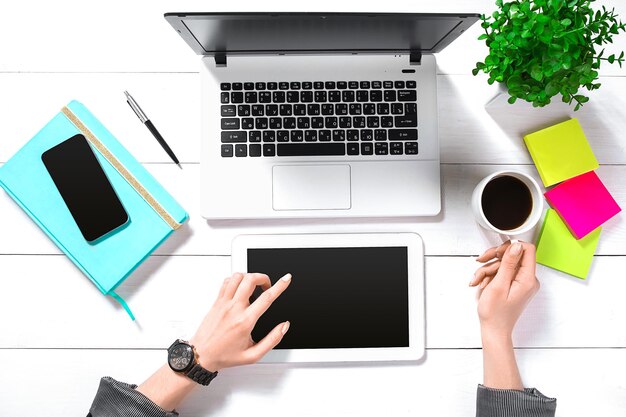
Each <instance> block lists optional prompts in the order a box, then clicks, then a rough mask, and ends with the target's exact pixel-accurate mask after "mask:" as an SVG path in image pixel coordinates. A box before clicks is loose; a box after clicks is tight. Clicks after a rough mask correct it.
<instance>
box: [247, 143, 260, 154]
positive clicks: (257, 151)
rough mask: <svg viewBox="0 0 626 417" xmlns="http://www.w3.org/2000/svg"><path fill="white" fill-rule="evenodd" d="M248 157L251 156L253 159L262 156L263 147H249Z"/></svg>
mask: <svg viewBox="0 0 626 417" xmlns="http://www.w3.org/2000/svg"><path fill="white" fill-rule="evenodd" d="M248 155H250V156H252V157H258V156H261V145H259V144H258V143H255V144H253V145H249V146H248Z"/></svg>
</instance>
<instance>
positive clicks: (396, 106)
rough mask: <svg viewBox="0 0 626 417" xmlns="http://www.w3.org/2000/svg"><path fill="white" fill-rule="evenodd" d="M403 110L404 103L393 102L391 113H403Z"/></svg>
mask: <svg viewBox="0 0 626 417" xmlns="http://www.w3.org/2000/svg"><path fill="white" fill-rule="evenodd" d="M403 111H404V107H402V103H392V104H391V114H402V112H403Z"/></svg>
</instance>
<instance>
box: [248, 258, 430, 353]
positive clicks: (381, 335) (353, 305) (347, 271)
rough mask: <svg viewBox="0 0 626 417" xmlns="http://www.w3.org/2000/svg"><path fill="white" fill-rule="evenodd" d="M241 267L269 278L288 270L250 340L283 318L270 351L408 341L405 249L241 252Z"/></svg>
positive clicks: (403, 343) (404, 343) (389, 344)
mask: <svg viewBox="0 0 626 417" xmlns="http://www.w3.org/2000/svg"><path fill="white" fill-rule="evenodd" d="M248 270H249V271H259V272H261V271H262V272H264V273H266V274H267V275H268V276H269V277H270V280H271V281H272V283H274V282H276V280H278V279H279V278H280V277H281V276H283V275H284V274H286V273H287V272H289V273H291V274H292V275H293V280H292V282H291V284H290V285H289V288H288V289H287V291H285V293H283V294H282V295H281V296H280V297H279V298H278V299H277V300H276V301H275V302H274V303H273V304H272V306H271V307H270V308H269V309H268V310H267V311H266V312H265V314H263V316H262V317H261V318H260V319H259V321H258V322H257V323H256V326H255V328H254V330H253V331H252V338H253V339H254V340H255V341H259V340H260V339H262V338H263V337H264V336H265V335H266V334H267V333H269V332H270V331H271V330H272V328H274V326H276V325H277V324H278V323H281V322H283V321H285V320H289V321H291V327H290V329H289V332H288V333H287V334H286V335H285V337H284V338H283V340H282V341H281V343H280V344H279V345H278V346H277V349H332V348H382V347H407V346H409V292H408V291H409V290H408V287H409V286H408V265H407V248H406V247H373V248H372V247H356V248H350V247H341V248H270V249H248ZM261 292H262V291H260V290H259V289H258V288H257V291H256V292H255V294H254V295H253V299H254V298H256V297H257V296H258V295H260V293H261ZM251 301H253V300H251ZM414 318H415V319H419V318H418V317H414Z"/></svg>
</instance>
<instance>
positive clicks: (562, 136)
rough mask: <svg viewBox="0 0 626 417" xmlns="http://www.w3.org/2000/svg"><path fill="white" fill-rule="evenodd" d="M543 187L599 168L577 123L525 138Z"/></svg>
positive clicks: (570, 121) (555, 127) (551, 128)
mask: <svg viewBox="0 0 626 417" xmlns="http://www.w3.org/2000/svg"><path fill="white" fill-rule="evenodd" d="M524 142H526V147H527V148H528V151H529V152H530V156H531V157H532V158H533V161H534V162H535V165H536V166H537V171H539V175H540V176H541V180H542V181H543V184H544V185H545V186H546V187H549V186H550V185H554V184H557V183H559V182H561V181H565V180H567V179H570V178H572V177H575V176H577V175H580V174H584V173H585V172H589V171H593V170H594V169H596V168H598V161H597V159H596V157H595V155H594V154H593V151H592V150H591V146H589V142H587V138H586V137H585V133H584V132H583V129H582V127H580V123H578V120H576V119H570V120H568V121H566V122H563V123H559V124H557V125H554V126H550V127H548V128H546V129H543V130H540V131H538V132H535V133H531V134H529V135H526V136H524Z"/></svg>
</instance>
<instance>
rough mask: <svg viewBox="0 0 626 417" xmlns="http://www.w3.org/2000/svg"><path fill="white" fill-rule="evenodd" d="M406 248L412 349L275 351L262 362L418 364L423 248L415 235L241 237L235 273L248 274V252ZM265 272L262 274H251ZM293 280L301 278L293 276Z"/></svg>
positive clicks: (421, 351)
mask: <svg viewBox="0 0 626 417" xmlns="http://www.w3.org/2000/svg"><path fill="white" fill-rule="evenodd" d="M391 246H402V247H406V248H407V263H408V265H407V267H408V294H409V346H408V347H397V348H350V349H344V348H341V349H339V348H337V349H285V350H282V349H281V350H272V351H271V352H269V353H268V354H267V355H266V356H265V357H264V358H263V359H262V360H261V362H266V363H282V362H361V361H415V360H418V359H420V358H421V357H422V356H423V355H424V350H425V332H426V330H425V327H426V320H425V314H426V312H425V309H424V246H423V243H422V238H421V237H420V236H419V235H418V234H416V233H355V234H306V235H304V234H299V235H295V234H293V235H288V234H285V235H240V236H237V237H235V239H233V243H232V270H233V272H247V271H248V256H247V250H248V249H267V248H270V249H271V248H281V249H282V248H338V247H391ZM250 272H263V271H250ZM293 279H298V278H297V277H294V278H293Z"/></svg>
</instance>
